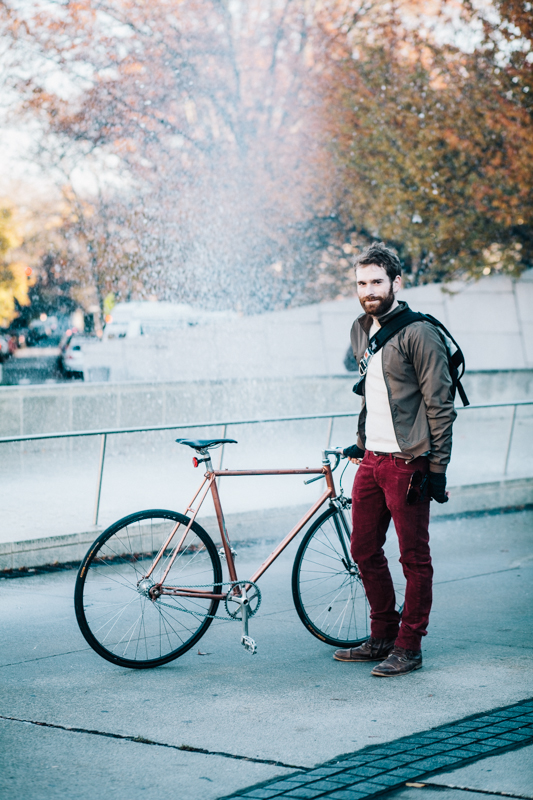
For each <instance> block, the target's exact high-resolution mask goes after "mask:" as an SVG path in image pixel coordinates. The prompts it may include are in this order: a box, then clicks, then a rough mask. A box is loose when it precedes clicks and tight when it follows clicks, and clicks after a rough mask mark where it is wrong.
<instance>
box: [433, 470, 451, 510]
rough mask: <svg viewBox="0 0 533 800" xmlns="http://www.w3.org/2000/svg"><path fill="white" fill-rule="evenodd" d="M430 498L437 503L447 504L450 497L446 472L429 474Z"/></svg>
mask: <svg viewBox="0 0 533 800" xmlns="http://www.w3.org/2000/svg"><path fill="white" fill-rule="evenodd" d="M429 498H430V500H436V501H437V503H447V502H448V500H449V499H450V495H449V494H448V492H447V491H446V474H445V473H444V472H430V473H429Z"/></svg>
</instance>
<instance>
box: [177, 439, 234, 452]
mask: <svg viewBox="0 0 533 800" xmlns="http://www.w3.org/2000/svg"><path fill="white" fill-rule="evenodd" d="M176 441H177V442H178V444H186V445H187V446H188V447H192V448H193V450H209V448H210V447H218V446H219V445H221V444H238V442H237V441H236V440H235V439H176Z"/></svg>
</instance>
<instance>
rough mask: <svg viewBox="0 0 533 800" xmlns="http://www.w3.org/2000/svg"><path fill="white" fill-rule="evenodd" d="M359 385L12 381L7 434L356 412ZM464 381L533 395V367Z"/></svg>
mask: <svg viewBox="0 0 533 800" xmlns="http://www.w3.org/2000/svg"><path fill="white" fill-rule="evenodd" d="M353 383H354V376H353V375H342V376H326V377H296V378H262V379H260V378H254V379H249V380H246V379H233V380H226V381H222V380H214V381H188V382H187V381H181V382H179V381H178V382H173V383H171V382H161V383H133V382H125V383H88V384H87V383H76V384H74V383H72V384H51V385H44V386H43V385H41V386H5V387H0V436H17V435H23V434H33V433H48V432H55V431H58V432H59V431H76V430H91V429H92V430H94V429H98V428H111V427H117V428H122V427H134V426H148V425H164V424H174V423H181V422H200V421H201V422H209V421H216V420H230V419H252V418H259V417H276V416H285V415H297V414H314V413H327V412H330V411H339V412H340V411H351V410H354V411H356V410H358V408H359V401H358V399H357V398H356V397H355V396H354V395H353V393H352V391H351V389H352V385H353ZM464 383H465V387H466V390H467V392H468V395H469V398H470V401H471V402H472V403H488V402H503V401H509V400H523V399H533V369H528V370H507V371H505V370H498V371H479V372H471V373H469V374H467V376H466V377H465V381H464ZM459 404H460V401H459ZM0 457H1V451H0Z"/></svg>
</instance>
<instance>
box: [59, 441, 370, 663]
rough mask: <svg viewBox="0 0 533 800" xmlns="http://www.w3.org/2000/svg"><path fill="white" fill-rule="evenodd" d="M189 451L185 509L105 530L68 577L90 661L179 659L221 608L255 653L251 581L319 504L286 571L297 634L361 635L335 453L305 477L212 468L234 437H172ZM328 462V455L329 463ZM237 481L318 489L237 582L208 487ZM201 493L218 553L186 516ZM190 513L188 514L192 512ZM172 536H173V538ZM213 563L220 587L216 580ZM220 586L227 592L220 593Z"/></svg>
mask: <svg viewBox="0 0 533 800" xmlns="http://www.w3.org/2000/svg"><path fill="white" fill-rule="evenodd" d="M176 441H177V442H178V443H180V444H182V445H185V446H188V447H190V448H191V449H193V450H194V451H195V452H196V455H195V456H194V457H193V465H194V466H195V467H198V466H199V465H200V464H202V463H204V464H205V469H206V471H205V474H204V478H203V481H202V483H201V484H200V487H199V489H198V490H197V492H196V494H195V495H194V497H193V499H192V501H191V502H190V504H189V505H188V507H187V508H186V510H185V514H180V513H177V512H175V511H165V510H159V509H157V510H149V511H141V512H138V513H135V514H130V515H129V516H127V517H124V518H123V519H121V520H119V521H118V522H115V523H114V524H113V525H111V526H110V527H109V528H107V530H105V531H104V532H103V533H102V534H101V535H100V536H99V537H98V538H97V539H96V541H95V542H94V543H93V544H92V545H91V547H90V548H89V550H88V552H87V554H86V556H85V558H84V559H83V561H82V563H81V566H80V568H79V571H78V575H77V578H76V586H75V592H74V605H75V610H76V618H77V621H78V624H79V627H80V630H81V632H82V634H83V636H84V637H85V639H86V641H87V642H88V644H89V645H90V646H91V647H92V648H93V650H95V651H96V652H97V653H98V654H99V655H100V656H102V657H103V658H105V659H107V660H108V661H110V662H112V663H113V664H117V665H119V666H122V667H129V668H134V669H146V668H149V667H155V666H159V665H161V664H166V663H168V662H169V661H172V660H173V659H176V658H178V657H179V656H181V655H183V654H184V653H185V652H187V650H189V649H190V648H191V647H193V645H194V644H196V642H198V640H199V639H200V638H201V637H202V636H203V635H204V634H205V632H206V631H207V629H208V628H209V626H210V625H211V623H212V621H213V619H220V618H221V617H219V616H217V614H216V612H217V609H218V607H219V604H220V603H224V607H225V612H226V616H225V617H223V619H233V620H240V621H241V623H242V635H241V643H242V644H243V646H244V648H245V649H246V650H247V651H248V652H249V653H252V654H254V653H256V652H257V645H256V642H255V641H254V640H253V639H252V637H251V636H250V635H249V629H248V623H249V620H250V618H251V617H253V616H254V614H255V613H256V612H257V610H258V609H259V606H260V604H261V591H260V589H259V587H258V585H257V581H258V580H259V578H260V577H261V575H263V573H264V572H265V571H266V570H267V569H268V568H269V567H270V566H271V564H272V563H273V562H274V561H275V559H276V558H277V557H278V556H279V555H280V554H281V553H282V552H283V550H285V548H286V547H287V546H288V545H289V544H290V542H291V541H292V540H293V539H294V538H295V536H297V534H298V533H299V532H300V531H301V530H302V529H303V528H304V527H305V526H306V525H307V523H308V522H310V521H311V520H312V519H313V518H314V517H315V515H316V514H317V512H318V511H319V510H320V508H321V507H322V506H323V505H324V504H325V503H326V502H328V501H329V503H328V508H327V509H326V510H325V511H324V512H323V513H322V514H321V515H320V516H319V517H317V518H316V519H314V521H313V522H312V524H311V526H310V527H309V528H308V530H307V531H306V533H305V535H304V537H303V539H302V541H301V543H300V546H299V548H298V551H297V553H296V557H295V561H294V566H293V571H292V594H293V599H294V604H295V607H296V611H297V613H298V616H299V617H300V619H301V621H302V622H303V624H304V625H305V626H306V628H307V629H308V630H309V631H310V632H311V633H312V634H313V635H314V636H316V637H317V638H318V639H320V640H321V641H323V642H325V643H326V644H330V645H335V646H338V647H356V646H357V645H359V644H361V643H362V642H364V641H365V640H366V639H367V638H368V637H369V635H370V627H369V606H368V601H367V599H366V595H365V592H364V589H363V584H362V582H361V576H360V574H359V570H358V567H357V564H355V563H354V562H353V561H352V558H351V555H350V527H349V524H348V521H347V519H346V516H345V511H346V509H347V508H348V507H349V506H350V505H351V500H350V499H348V498H346V497H345V496H344V492H343V490H342V476H341V485H340V492H339V493H337V491H336V489H335V483H334V480H333V472H334V471H335V470H336V469H337V467H338V466H339V463H340V461H341V458H345V456H344V454H343V452H342V450H340V449H334V450H324V451H323V452H322V466H321V467H320V468H315V469H309V468H305V469H279V470H276V469H274V470H273V469H263V470H227V469H224V470H216V469H213V464H212V462H211V456H210V450H212V449H214V448H217V447H220V446H222V445H224V444H237V442H236V441H235V440H234V439H177V440H176ZM330 457H333V459H334V464H333V465H332V463H331V461H330ZM244 475H306V476H307V475H313V476H314V477H312V478H309V479H307V480H305V481H304V483H312V482H313V481H317V480H320V479H325V481H326V489H325V491H324V492H323V494H322V495H321V497H320V498H319V499H318V500H317V501H316V502H315V503H314V504H313V505H312V506H311V508H310V509H309V510H308V511H307V512H306V513H305V514H304V516H303V517H302V518H301V520H300V521H299V522H298V523H297V524H296V525H295V526H294V527H293V528H292V530H291V531H290V532H289V533H288V534H287V535H286V536H285V538H284V539H283V540H282V541H281V542H280V543H279V544H278V545H277V546H276V547H275V548H274V550H273V551H272V553H271V554H270V555H269V556H268V558H267V559H266V561H264V562H263V564H262V565H261V566H260V567H259V568H258V569H257V570H256V572H255V573H254V574H253V575H252V576H251V577H250V578H248V579H246V580H239V578H238V576H237V571H236V568H235V550H234V549H233V548H232V547H231V543H230V539H229V536H228V532H227V529H226V524H225V520H224V514H223V511H222V506H221V502H220V495H219V492H218V486H217V482H218V479H220V478H222V477H224V478H226V477H231V476H244ZM209 492H211V495H212V499H213V503H214V506H215V512H216V516H217V520H218V526H219V530H220V536H221V542H222V547H221V548H220V549H219V550H217V547H216V546H215V544H214V542H213V540H212V538H211V537H210V536H209V534H208V533H207V532H206V531H205V530H204V528H202V527H201V526H200V525H199V524H198V523H197V522H196V517H197V515H198V512H199V510H200V508H201V506H202V503H203V502H204V500H205V498H206V496H207V494H208V493H209ZM195 503H196V506H195V507H193V504H195ZM178 531H179V533H178ZM221 558H222V559H223V560H225V561H226V565H227V571H228V576H229V580H227V581H224V580H223V574H222V564H221ZM225 587H227V588H225Z"/></svg>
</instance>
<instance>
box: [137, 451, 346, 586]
mask: <svg viewBox="0 0 533 800" xmlns="http://www.w3.org/2000/svg"><path fill="white" fill-rule="evenodd" d="M209 463H211V459H209ZM321 474H322V475H324V477H325V479H326V485H327V489H326V491H325V492H324V493H323V494H322V495H321V497H320V498H319V499H318V500H317V501H316V503H314V504H313V505H312V506H311V508H310V509H309V511H307V513H306V514H304V516H303V517H302V518H301V520H300V521H299V522H298V523H297V524H296V525H295V526H294V528H292V530H291V531H290V532H289V533H288V534H287V535H286V536H285V538H284V539H283V540H282V541H281V542H280V543H279V544H278V545H277V547H275V548H274V550H273V551H272V552H271V553H270V555H269V556H268V558H267V559H266V560H265V561H264V562H263V563H262V564H261V566H260V567H259V569H258V570H256V572H254V574H253V575H252V576H251V577H250V578H248V579H247V581H250V583H256V581H258V580H259V578H260V577H261V575H263V573H264V572H266V570H267V569H268V568H269V567H270V566H271V565H272V564H273V562H274V561H275V560H276V558H277V557H278V556H279V555H280V554H281V553H282V552H283V551H284V550H285V548H286V547H287V546H288V545H289V544H290V543H291V542H292V540H293V539H294V537H295V536H297V535H298V533H300V531H301V530H302V528H303V527H304V526H305V525H306V524H307V523H308V522H309V520H310V519H311V518H312V517H313V516H314V515H315V514H316V512H317V511H318V510H319V508H321V506H323V505H324V503H325V502H326V501H327V500H328V499H330V498H331V499H333V498H335V497H336V496H337V495H336V491H335V483H334V480H333V474H332V469H331V465H330V464H329V462H328V463H327V464H324V466H323V467H321V468H320V469H308V468H307V467H306V468H305V469H260V470H208V471H207V472H206V473H205V475H204V479H203V481H202V483H201V484H200V487H199V488H198V490H197V492H196V494H195V495H194V497H193V499H192V500H191V502H190V503H189V505H188V507H187V509H186V510H185V513H186V514H187V512H192V516H191V518H190V520H189V524H188V525H187V527H186V528H185V530H184V532H183V534H182V536H181V539H180V541H179V542H178V545H177V546H176V547H175V548H174V552H173V554H172V556H171V558H170V561H169V563H168V565H167V567H166V569H165V572H164V574H163V576H162V578H161V580H160V581H159V582H158V583H157V584H156V585H155V586H153V587H152V589H151V590H150V595H151V596H152V599H153V600H156V599H157V598H158V597H160V596H162V595H167V596H172V597H201V598H207V599H211V600H225V599H226V597H227V595H228V592H223V593H215V592H204V591H202V590H200V589H192V588H187V587H181V588H180V587H179V586H164V581H165V579H166V577H167V575H168V573H169V572H170V570H171V568H172V565H173V564H174V561H175V560H176V558H177V556H178V553H179V551H180V548H181V547H182V545H183V543H184V541H185V539H186V538H187V534H188V533H189V531H190V529H191V527H192V524H193V522H194V520H195V519H196V516H197V514H198V512H199V510H200V508H201V506H202V503H203V502H204V500H205V498H206V496H207V493H208V491H209V490H211V495H212V497H213V504H214V506H215V512H216V516H217V521H218V527H219V530H220V536H221V539H222V546H223V548H224V554H225V556H226V562H227V565H228V572H229V576H230V580H231V582H237V581H238V580H239V579H238V577H237V571H236V569H235V561H234V559H233V553H232V551H231V544H230V540H229V537H228V532H227V530H226V523H225V520H224V513H223V511H222V505H221V503H220V495H219V493H218V487H217V478H221V477H234V476H235V477H242V476H245V475H321ZM206 484H207V486H206ZM204 487H205V491H204V493H203V495H202V497H201V499H200V501H199V503H198V504H197V506H196V508H193V503H194V502H195V500H196V498H197V497H198V495H199V494H200V493H201V491H202V489H204ZM181 524H182V523H181V522H177V523H176V525H175V526H174V528H173V530H172V532H171V533H170V535H169V536H168V538H167V540H166V541H165V543H164V544H163V545H162V547H161V549H160V550H159V553H158V554H157V556H156V557H155V559H154V561H153V563H152V565H151V567H150V569H149V570H148V572H147V573H146V575H145V576H144V577H145V578H148V577H150V575H151V574H152V572H153V571H154V569H155V567H156V565H157V564H158V562H159V561H160V560H161V558H162V557H163V553H164V552H165V550H166V549H167V547H168V546H169V545H170V542H171V541H172V539H173V538H174V536H175V534H176V532H177V531H178V529H179V527H180V525H181ZM230 591H232V590H231V589H230ZM236 591H237V593H238V592H239V590H238V589H237V590H236Z"/></svg>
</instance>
